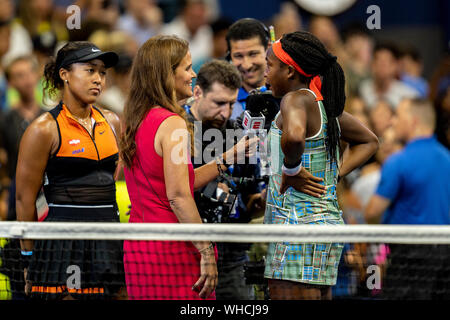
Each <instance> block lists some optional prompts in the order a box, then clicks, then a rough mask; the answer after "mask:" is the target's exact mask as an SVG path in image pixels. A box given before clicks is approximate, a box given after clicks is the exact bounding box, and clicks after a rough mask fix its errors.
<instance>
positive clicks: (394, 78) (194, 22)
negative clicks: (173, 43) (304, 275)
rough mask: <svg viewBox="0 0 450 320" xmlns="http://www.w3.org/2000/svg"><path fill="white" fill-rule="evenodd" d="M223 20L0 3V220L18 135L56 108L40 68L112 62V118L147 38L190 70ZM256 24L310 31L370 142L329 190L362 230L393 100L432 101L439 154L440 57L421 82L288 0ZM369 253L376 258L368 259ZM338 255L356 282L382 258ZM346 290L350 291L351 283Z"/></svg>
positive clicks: (386, 48) (361, 38) (408, 57)
mask: <svg viewBox="0 0 450 320" xmlns="http://www.w3.org/2000/svg"><path fill="white" fill-rule="evenodd" d="M72 4H75V5H77V6H78V8H80V14H81V20H80V22H81V25H80V28H75V29H72V30H69V29H68V27H67V19H68V18H70V16H71V14H68V13H67V8H68V7H69V6H70V5H72ZM233 22H234V21H232V20H230V19H228V18H226V17H223V16H221V13H220V6H219V4H218V1H217V0H185V1H177V0H79V1H75V2H72V1H67V0H0V60H1V64H0V112H1V115H0V165H1V167H0V192H1V193H0V220H9V219H13V217H8V203H9V202H8V201H9V197H10V195H9V192H8V190H9V187H10V184H11V182H12V181H13V180H14V175H15V165H16V160H17V154H18V146H19V142H20V137H21V135H22V134H23V132H24V131H25V129H26V127H27V126H28V125H29V123H30V122H31V121H33V120H34V119H35V118H36V117H37V116H39V115H40V114H42V113H43V112H45V111H46V110H48V109H50V108H52V107H54V106H55V105H56V104H57V101H54V100H52V99H51V98H50V97H46V96H44V95H43V90H42V89H43V86H44V84H43V80H42V79H43V70H44V66H45V64H46V62H47V61H48V59H49V58H50V57H51V56H53V55H54V53H55V51H56V50H58V49H59V48H60V47H61V46H62V45H63V44H64V43H65V42H67V41H77V40H88V41H91V42H93V43H94V44H95V45H97V46H98V47H99V48H100V49H102V50H103V51H115V52H116V53H118V54H119V57H120V59H119V63H118V64H117V65H116V66H115V67H114V68H112V69H111V70H108V76H107V88H106V89H105V90H104V92H103V93H102V95H101V97H100V99H99V104H100V105H101V106H102V107H105V108H108V109H111V110H113V111H114V112H116V113H117V114H118V115H119V116H120V115H121V113H122V111H123V106H124V103H125V99H126V96H127V93H128V90H129V88H130V77H129V76H130V71H131V66H132V63H133V57H134V56H135V54H136V52H137V49H138V48H139V46H140V45H142V44H143V43H144V42H145V41H146V40H147V39H148V38H150V37H152V36H154V35H157V34H177V35H179V36H180V37H182V38H184V39H186V40H188V41H189V44H190V50H191V54H192V60H193V68H194V70H195V71H198V70H199V68H200V66H201V65H202V64H203V63H204V62H206V61H208V60H210V59H212V58H219V59H222V58H225V57H226V55H227V43H226V39H225V37H226V33H227V30H228V27H229V26H230V25H231V24H232V23H233ZM263 22H264V23H265V24H266V25H273V26H274V29H275V34H276V38H280V37H281V36H282V35H283V34H285V33H288V32H293V31H296V30H307V31H310V32H311V33H313V34H314V35H316V36H317V37H318V38H319V39H320V40H321V41H322V42H323V43H324V44H325V46H326V47H327V49H328V50H329V51H330V52H331V53H332V54H334V55H336V56H337V57H338V62H339V63H340V64H341V65H342V66H343V69H344V71H345V76H346V85H347V92H346V95H347V100H346V111H348V112H350V113H352V114H353V115H355V116H356V117H357V118H358V119H359V120H360V121H361V122H362V123H363V124H364V125H366V126H367V127H368V128H370V129H371V130H372V131H373V132H374V133H375V134H376V135H377V136H378V138H379V141H380V148H379V150H378V152H377V153H376V155H375V156H374V157H373V159H371V160H369V161H368V163H366V165H364V166H363V167H361V168H359V169H358V170H356V171H354V172H352V173H351V174H350V175H349V176H347V177H346V178H345V179H343V181H342V182H341V183H340V184H339V187H338V190H339V191H338V192H339V194H340V197H339V199H340V201H341V208H342V210H343V213H344V218H345V220H346V222H347V223H348V224H363V223H366V222H365V221H364V215H363V212H364V208H365V206H366V205H367V202H368V200H369V199H370V197H371V195H372V194H373V193H374V191H375V188H376V186H377V184H378V182H379V179H380V169H381V166H382V164H383V162H384V161H385V160H386V159H387V158H388V157H389V156H390V155H391V154H392V153H394V152H396V151H399V150H401V149H402V147H403V146H404V143H405V141H401V140H400V139H398V138H397V137H396V133H395V129H394V123H395V110H396V108H397V106H398V104H399V103H400V101H401V100H402V99H403V98H413V97H423V98H429V99H430V100H431V101H432V102H433V103H434V106H435V108H436V112H437V125H436V135H437V137H438V139H439V141H440V142H441V143H442V144H444V145H445V146H446V147H447V148H449V145H450V129H449V114H450V55H449V54H448V49H447V54H446V55H445V56H444V58H443V59H442V61H435V64H434V72H433V73H432V76H431V77H429V78H425V77H424V76H423V59H422V57H421V55H420V53H419V50H418V48H417V47H414V46H413V45H408V46H405V45H402V46H399V45H398V44H397V43H392V42H383V41H375V38H374V37H373V35H372V33H371V32H370V30H368V29H367V28H366V26H365V24H364V23H363V24H360V23H355V24H349V25H348V26H346V27H345V28H341V29H338V28H337V26H336V25H335V23H334V22H333V20H332V19H331V18H329V17H325V16H314V17H311V19H309V21H308V24H305V23H304V22H303V21H302V17H301V16H300V14H299V10H298V7H297V6H296V5H295V4H293V3H292V2H286V3H283V4H282V5H281V8H280V11H279V12H274V14H273V17H272V19H271V20H270V21H263ZM14 218H15V217H14ZM370 250H376V252H377V253H376V254H374V255H368V254H367V252H368V251H370ZM348 252H351V253H352V254H346V255H344V259H347V260H348V261H347V262H348V263H349V264H350V265H354V266H355V268H353V269H352V270H351V272H357V273H358V272H360V273H359V274H360V276H361V277H362V278H361V279H363V278H364V275H365V267H364V266H366V265H368V264H371V263H374V262H376V263H377V264H379V265H380V264H382V260H381V261H375V260H376V259H382V257H383V254H382V253H381V255H380V248H379V247H376V248H375V249H374V248H373V247H371V246H365V245H359V246H358V245H355V246H352V247H351V248H348ZM368 257H371V258H370V259H372V261H367V259H369V258H368ZM379 257H381V258H379ZM358 270H359V271H358ZM352 279H358V277H353V278H352ZM344 287H345V286H344ZM352 288H354V289H353V290H358V286H357V285H356V286H352ZM342 294H343V295H345V294H346V293H345V292H343V293H342Z"/></svg>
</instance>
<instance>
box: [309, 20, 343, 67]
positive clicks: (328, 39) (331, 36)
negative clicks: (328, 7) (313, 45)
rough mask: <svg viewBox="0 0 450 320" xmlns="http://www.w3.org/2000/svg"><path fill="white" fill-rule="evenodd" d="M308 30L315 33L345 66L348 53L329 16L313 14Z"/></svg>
mask: <svg viewBox="0 0 450 320" xmlns="http://www.w3.org/2000/svg"><path fill="white" fill-rule="evenodd" d="M308 31H309V32H311V33H312V34H313V35H315V36H316V37H317V38H318V39H319V40H320V41H321V42H322V43H323V45H324V46H325V48H327V50H328V51H329V52H330V53H332V54H333V55H335V56H336V57H337V61H338V62H339V64H341V65H342V66H344V67H345V66H346V65H347V62H348V60H349V57H348V53H347V51H346V50H345V48H344V44H343V43H342V39H341V35H340V34H339V30H338V28H337V26H336V24H335V23H334V22H333V20H332V19H331V18H330V17H326V16H313V17H312V18H311V20H310V22H309V30H308Z"/></svg>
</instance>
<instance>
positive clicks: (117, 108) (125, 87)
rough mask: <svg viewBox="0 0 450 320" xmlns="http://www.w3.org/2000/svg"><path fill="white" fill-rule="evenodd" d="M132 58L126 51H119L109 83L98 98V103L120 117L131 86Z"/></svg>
mask: <svg viewBox="0 0 450 320" xmlns="http://www.w3.org/2000/svg"><path fill="white" fill-rule="evenodd" d="M132 64H133V59H132V58H131V57H130V56H129V55H128V54H126V53H119V60H118V62H117V64H116V65H115V66H114V67H112V72H111V85H110V86H109V87H108V88H107V89H106V90H105V92H104V93H103V94H102V95H101V96H100V98H99V104H101V105H102V106H104V107H105V108H107V109H109V110H112V111H114V112H115V113H116V114H117V115H118V116H119V117H120V118H122V115H123V109H124V107H125V101H126V98H127V95H128V93H129V91H130V86H131V78H130V74H131V66H132Z"/></svg>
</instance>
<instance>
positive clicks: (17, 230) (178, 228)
mask: <svg viewBox="0 0 450 320" xmlns="http://www.w3.org/2000/svg"><path fill="white" fill-rule="evenodd" d="M0 237H3V238H15V239H60V240H64V239H74V240H75V239H77V240H180V241H203V240H204V241H215V242H243V243H244V242H245V243H257V242H278V241H290V242H344V243H360V242H365V243H399V244H450V226H423V225H420V226H419V225H389V226H387V225H343V226H329V225H260V224H236V223H233V224H223V223H222V224H175V223H168V224H166V223H127V224H121V223H89V222H73V223H67V222H45V223H42V222H1V223H0Z"/></svg>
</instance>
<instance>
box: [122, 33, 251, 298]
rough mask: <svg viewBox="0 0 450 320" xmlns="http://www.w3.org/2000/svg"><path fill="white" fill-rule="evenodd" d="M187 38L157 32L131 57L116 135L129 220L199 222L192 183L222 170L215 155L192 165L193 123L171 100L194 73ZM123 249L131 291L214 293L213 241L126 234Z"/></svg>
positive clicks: (140, 294) (186, 92) (185, 93)
mask: <svg viewBox="0 0 450 320" xmlns="http://www.w3.org/2000/svg"><path fill="white" fill-rule="evenodd" d="M188 46H189V44H188V42H187V41H185V40H183V39H181V38H179V37H176V36H156V37H153V38H150V39H149V40H148V41H147V42H145V43H144V45H143V46H142V47H141V48H140V49H139V51H138V54H137V56H136V58H135V62H134V66H133V69H132V71H131V89H130V93H129V96H128V99H127V103H126V105H125V111H124V122H125V129H124V132H125V135H124V137H123V138H122V141H121V153H122V158H123V160H124V165H125V169H124V171H125V179H126V182H127V188H128V190H129V195H130V200H131V206H132V207H131V215H130V220H129V222H130V223H142V222H164V223H202V220H201V218H200V215H199V213H198V210H197V207H196V205H195V201H194V198H193V192H194V189H199V188H202V187H204V186H205V185H206V184H207V183H209V182H210V181H211V180H213V179H215V178H216V177H217V175H218V174H219V173H220V172H221V171H225V170H226V166H225V165H224V164H223V162H222V163H220V162H216V160H212V161H210V162H208V163H207V164H205V165H203V166H201V167H199V168H197V169H195V170H194V169H193V166H192V163H191V161H190V157H189V154H192V152H191V153H189V151H188V141H190V138H189V134H188V132H191V137H193V136H192V128H191V126H190V125H189V124H188V123H187V122H186V115H185V111H184V109H183V108H182V107H181V106H180V105H179V104H178V102H177V101H182V100H185V99H186V98H188V97H191V96H192V87H191V84H192V78H194V77H195V76H196V74H195V73H194V72H193V71H192V60H191V55H190V52H189V47H188ZM168 80H169V81H168ZM180 134H181V136H180ZM180 139H181V142H180ZM191 139H192V138H191ZM249 143H250V141H245V140H244V139H241V141H240V142H239V144H238V146H236V147H235V148H233V149H230V150H229V151H227V152H226V153H224V154H222V157H221V158H222V159H223V160H221V161H227V160H228V161H230V160H231V159H234V158H235V157H237V150H244V149H245V150H248V149H246V148H244V146H245V145H248V144H249ZM191 146H192V144H191ZM176 150H179V152H180V153H178V152H177V151H176ZM174 154H177V155H179V157H177V156H174ZM174 157H175V158H174ZM124 252H125V254H124V262H125V271H126V281H127V288H128V295H129V297H130V299H208V298H209V299H215V293H214V290H215V287H216V284H217V265H216V257H215V256H216V254H215V249H214V246H213V244H212V243H210V242H206V241H193V242H186V241H184V242H183V241H125V243H124Z"/></svg>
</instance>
